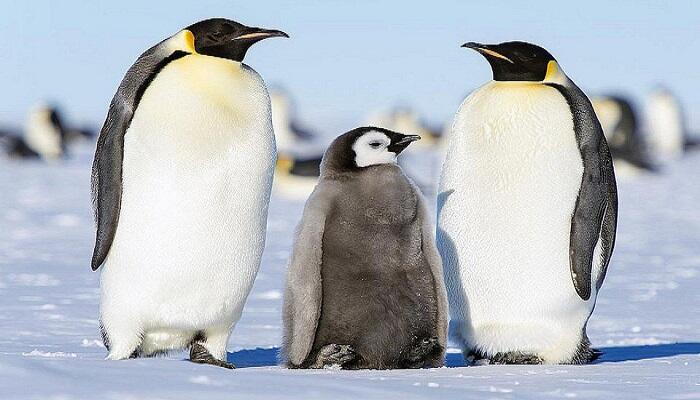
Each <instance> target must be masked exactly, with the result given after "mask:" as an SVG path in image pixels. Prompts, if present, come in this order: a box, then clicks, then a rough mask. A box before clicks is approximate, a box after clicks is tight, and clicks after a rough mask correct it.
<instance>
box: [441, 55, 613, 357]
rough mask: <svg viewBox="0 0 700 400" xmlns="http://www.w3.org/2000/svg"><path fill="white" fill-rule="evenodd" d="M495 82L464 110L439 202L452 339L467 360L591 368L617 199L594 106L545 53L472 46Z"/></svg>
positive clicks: (453, 137)
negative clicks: (593, 324) (591, 331)
mask: <svg viewBox="0 0 700 400" xmlns="http://www.w3.org/2000/svg"><path fill="white" fill-rule="evenodd" d="M463 47H467V48H470V49H473V50H476V51H477V52H479V53H480V54H481V55H483V56H484V57H485V58H486V60H487V61H488V62H489V64H490V65H491V69H492V71H493V81H491V82H488V83H487V84H485V85H484V86H482V87H481V88H479V89H477V90H476V91H474V92H473V93H472V94H471V95H470V96H469V97H468V98H467V99H466V100H465V101H464V103H462V105H461V107H460V109H459V111H458V113H457V116H456V118H455V122H454V125H453V132H452V134H451V135H450V144H449V146H448V149H449V150H448V153H447V156H446V160H445V163H444V166H443V171H442V178H441V182H440V189H439V196H438V235H437V240H438V248H439V249H440V252H441V255H442V259H443V264H444V269H445V276H446V278H445V280H446V286H447V291H448V297H449V301H450V314H451V321H452V322H451V328H450V330H451V334H452V337H453V338H454V339H455V340H456V341H457V342H458V343H460V344H461V346H462V349H463V351H464V354H465V356H466V357H467V358H468V359H487V360H489V361H491V362H493V363H528V364H529V363H585V362H588V361H591V360H593V359H595V358H596V356H597V354H598V353H597V352H596V351H595V350H594V349H592V348H591V347H590V343H589V341H588V338H587V336H586V323H587V321H588V318H589V317H590V315H591V313H592V311H593V308H594V306H595V300H596V296H597V294H598V290H599V289H600V286H601V284H602V283H603V279H604V277H605V272H606V269H607V267H608V263H609V261H610V256H611V254H612V250H613V244H614V241H615V229H616V221H617V190H616V184H615V174H614V171H613V164H612V159H611V157H610V152H609V150H608V146H607V143H606V141H605V137H604V136H603V132H602V130H601V127H600V124H599V122H598V120H597V118H596V115H595V113H594V112H593V108H592V106H591V103H590V101H589V100H588V98H587V97H586V95H585V94H584V93H583V92H582V91H581V90H580V89H579V88H578V87H577V86H576V85H575V84H574V82H572V81H571V80H570V79H569V78H568V77H567V76H566V75H565V74H564V72H563V71H562V69H561V68H560V67H559V64H558V63H557V61H556V60H555V59H554V57H552V55H551V54H550V53H549V52H548V51H547V50H545V49H543V48H541V47H539V46H536V45H533V44H530V43H525V42H506V43H501V44H497V45H487V44H480V43H473V42H470V43H466V44H465V45H464V46H463Z"/></svg>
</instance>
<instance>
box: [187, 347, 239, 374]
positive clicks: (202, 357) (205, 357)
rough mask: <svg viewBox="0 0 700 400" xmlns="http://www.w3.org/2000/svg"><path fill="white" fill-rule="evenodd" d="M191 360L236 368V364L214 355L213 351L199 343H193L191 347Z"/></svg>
mask: <svg viewBox="0 0 700 400" xmlns="http://www.w3.org/2000/svg"><path fill="white" fill-rule="evenodd" d="M190 361H192V362H193V363H197V364H211V365H216V366H217V367H222V368H227V369H234V368H236V366H235V365H233V364H231V363H230V362H226V361H222V360H219V359H217V358H215V357H214V356H212V355H211V353H209V351H208V350H207V349H206V348H205V347H204V346H202V345H201V344H199V343H192V346H191V347H190Z"/></svg>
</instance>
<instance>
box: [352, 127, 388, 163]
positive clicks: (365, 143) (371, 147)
mask: <svg viewBox="0 0 700 400" xmlns="http://www.w3.org/2000/svg"><path fill="white" fill-rule="evenodd" d="M390 144H391V139H389V137H388V136H387V135H385V134H383V133H382V132H378V131H369V132H367V133H365V134H364V135H362V136H360V137H358V138H357V140H355V143H354V144H353V145H352V149H353V150H354V151H355V163H356V164H357V166H358V167H367V166H370V165H378V164H390V163H396V153H394V152H392V151H389V145H390Z"/></svg>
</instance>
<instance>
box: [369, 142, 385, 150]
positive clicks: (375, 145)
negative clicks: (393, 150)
mask: <svg viewBox="0 0 700 400" xmlns="http://www.w3.org/2000/svg"><path fill="white" fill-rule="evenodd" d="M369 145H370V146H372V148H373V149H376V148H378V147H379V146H381V145H382V144H381V143H380V142H372V143H370V144H369Z"/></svg>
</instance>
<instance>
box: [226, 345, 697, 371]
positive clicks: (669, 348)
mask: <svg viewBox="0 0 700 400" xmlns="http://www.w3.org/2000/svg"><path fill="white" fill-rule="evenodd" d="M279 350H280V349H279V347H273V348H267V349H263V348H256V349H245V350H239V351H236V352H233V353H228V354H227V357H226V358H227V361H228V362H231V363H233V364H234V365H236V367H237V368H253V367H275V366H278V365H279V362H278V358H277V357H278V353H279ZM600 351H602V353H603V355H602V356H601V357H600V358H599V359H598V360H597V361H595V362H593V364H592V365H596V364H607V363H618V362H624V361H642V360H651V359H656V358H666V357H674V356H682V355H699V354H700V343H692V342H691V343H667V344H655V345H648V346H617V347H603V348H601V349H600ZM445 366H446V367H448V368H458V367H466V366H467V365H466V364H465V362H464V357H463V356H462V353H461V352H458V353H447V354H446V360H445ZM530 367H532V366H530Z"/></svg>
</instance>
